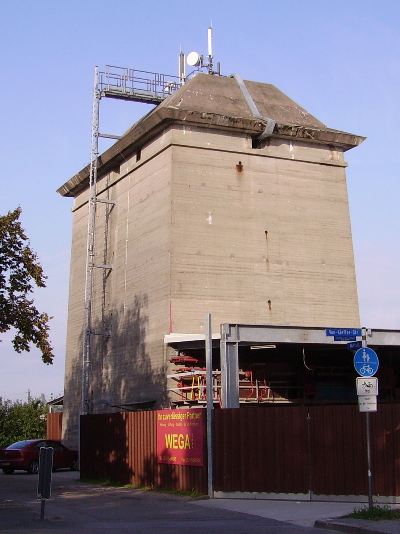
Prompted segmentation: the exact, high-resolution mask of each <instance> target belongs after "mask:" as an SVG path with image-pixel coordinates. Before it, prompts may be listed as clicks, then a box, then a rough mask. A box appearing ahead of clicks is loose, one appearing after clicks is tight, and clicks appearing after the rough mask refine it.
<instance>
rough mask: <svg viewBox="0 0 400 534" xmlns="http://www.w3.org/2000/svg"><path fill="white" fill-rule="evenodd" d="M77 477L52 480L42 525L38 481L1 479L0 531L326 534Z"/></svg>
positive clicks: (31, 478) (34, 478)
mask: <svg viewBox="0 0 400 534" xmlns="http://www.w3.org/2000/svg"><path fill="white" fill-rule="evenodd" d="M78 477H79V473H76V472H73V473H71V472H57V473H54V474H53V483H52V497H51V499H50V500H49V501H48V502H47V503H46V508H45V520H44V521H41V520H40V503H39V501H38V500H37V498H36V488H37V475H27V474H25V473H14V474H13V475H4V474H3V473H0V531H3V532H20V533H24V532H47V531H48V530H55V531H57V532H58V533H59V534H61V533H68V534H71V532H72V533H79V532H84V533H86V532H88V533H91V532H94V533H101V532H105V533H110V532H111V531H116V532H118V533H128V532H129V533H134V534H158V533H160V534H177V533H185V534H186V533H187V534H200V533H201V534H251V533H254V534H307V533H309V534H311V533H314V534H318V533H320V534H327V533H329V532H333V531H328V530H320V529H317V528H308V527H301V526H294V525H292V524H289V523H285V522H281V521H276V520H274V519H266V518H262V517H257V516H251V515H248V514H245V513H239V512H232V511H230V510H218V509H214V508H205V507H202V506H196V505H195V504H194V503H193V500H192V499H191V498H189V497H179V496H176V495H170V494H163V493H155V492H146V491H141V490H134V489H131V488H112V487H101V486H97V485H92V484H85V483H82V482H80V481H79V478H78Z"/></svg>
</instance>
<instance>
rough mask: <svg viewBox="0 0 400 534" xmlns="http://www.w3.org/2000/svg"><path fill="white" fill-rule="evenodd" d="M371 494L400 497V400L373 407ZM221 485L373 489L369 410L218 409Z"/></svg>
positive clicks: (337, 491)
mask: <svg viewBox="0 0 400 534" xmlns="http://www.w3.org/2000/svg"><path fill="white" fill-rule="evenodd" d="M370 418H371V434H372V438H371V447H372V471H373V477H374V478H373V492H374V494H375V495H386V496H395V495H400V447H399V445H400V443H399V438H400V436H399V434H400V405H398V404H380V405H379V408H378V412H376V413H371V414H370ZM214 472H215V489H216V490H217V491H223V492H232V491H247V492H267V493H310V494H313V495H367V494H368V486H367V455H366V433H365V414H362V413H360V412H359V411H358V407H357V406H355V405H350V406H343V405H342V406H309V407H307V406H272V407H262V408H258V407H254V408H252V407H248V408H240V409H238V410H220V411H216V412H215V467H214Z"/></svg>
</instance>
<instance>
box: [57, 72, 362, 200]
mask: <svg viewBox="0 0 400 534" xmlns="http://www.w3.org/2000/svg"><path fill="white" fill-rule="evenodd" d="M245 83H246V86H247V87H248V89H249V91H250V93H251V94H252V97H253V98H254V101H255V102H256V103H257V106H258V108H259V109H260V111H261V113H262V115H263V116H268V117H270V118H272V119H273V120H274V121H275V127H274V130H273V133H272V136H273V137H277V138H284V139H292V140H294V139H297V140H301V141H303V142H309V143H317V144H323V145H330V146H334V147H338V148H340V149H342V150H349V149H350V148H353V147H356V146H358V145H359V144H360V143H362V142H363V141H364V139H365V137H362V136H359V135H354V134H351V133H346V132H341V131H339V130H333V129H331V128H327V127H326V126H325V125H324V124H323V123H321V122H320V121H318V120H317V119H316V118H315V117H313V116H312V115H311V114H309V113H308V112H307V111H306V110H305V109H303V108H302V107H301V106H299V105H298V104H296V102H294V101H293V100H291V99H290V98H289V97H287V96H286V95H285V94H283V93H282V92H281V91H279V89H277V88H276V87H274V86H273V85H271V84H263V83H258V82H249V81H246V82H245ZM172 124H183V125H186V126H188V125H192V126H197V127H204V128H208V129H210V128H211V129H217V130H222V131H236V132H240V133H241V134H243V133H244V134H247V135H249V136H251V137H254V138H257V137H259V136H260V135H261V134H262V133H263V132H264V130H265V121H263V120H262V119H260V118H257V117H254V116H252V114H251V113H250V112H249V109H248V106H247V105H246V103H245V101H244V98H243V95H242V94H241V93H240V89H239V87H238V85H237V83H236V81H235V80H234V79H233V78H230V77H224V76H210V75H206V74H199V75H198V76H196V77H195V78H192V79H191V80H189V81H188V82H187V83H186V84H185V85H184V86H183V87H181V88H180V89H179V90H178V91H177V92H176V93H174V94H172V95H170V96H169V97H168V98H166V99H165V100H164V101H163V102H162V103H161V104H160V105H159V106H157V107H156V108H154V109H153V110H152V111H151V112H150V113H148V114H147V115H145V116H144V117H143V118H142V119H141V120H139V121H138V122H137V123H136V124H134V125H133V126H132V128H130V129H129V130H128V131H127V132H126V133H125V134H124V135H123V136H122V138H121V139H119V140H118V141H117V142H116V143H115V144H114V145H112V146H111V147H110V148H109V149H108V150H106V151H105V152H104V153H103V154H101V155H100V156H99V158H98V173H99V176H102V175H104V174H106V173H107V172H109V171H111V170H112V169H113V168H115V167H116V166H117V165H120V164H121V163H122V162H123V161H125V160H126V159H127V158H128V157H130V156H131V155H132V154H133V153H134V152H135V151H136V150H137V149H138V148H139V147H141V146H142V145H143V144H144V143H146V142H148V141H150V140H151V139H152V138H154V137H156V136H157V135H158V134H159V133H160V132H162V131H163V130H165V128H167V127H168V126H170V125H172ZM89 171H90V165H87V166H86V167H84V168H83V169H82V170H81V171H79V172H78V173H77V174H75V175H74V176H72V178H70V179H69V180H68V181H67V182H65V183H64V184H63V185H62V186H61V187H60V188H59V189H58V190H57V192H58V193H59V194H60V195H62V196H70V197H73V196H76V195H77V194H78V193H80V192H81V191H82V190H83V189H85V188H87V187H88V183H89Z"/></svg>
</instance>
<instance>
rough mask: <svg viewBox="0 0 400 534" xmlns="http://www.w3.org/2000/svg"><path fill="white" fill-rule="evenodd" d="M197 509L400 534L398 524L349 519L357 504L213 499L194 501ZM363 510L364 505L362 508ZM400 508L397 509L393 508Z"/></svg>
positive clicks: (374, 533)
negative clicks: (219, 510)
mask: <svg viewBox="0 0 400 534" xmlns="http://www.w3.org/2000/svg"><path fill="white" fill-rule="evenodd" d="M196 504H197V505H198V506H202V507H206V508H214V509H215V508H219V509H224V510H231V511H235V512H242V513H246V514H251V515H256V516H259V517H265V518H270V519H276V520H278V521H284V522H286V523H288V524H292V525H298V526H304V527H312V526H315V527H317V528H319V529H329V530H331V531H336V532H347V533H349V534H350V533H352V532H354V533H358V534H400V521H386V520H382V521H367V520H362V519H350V518H344V517H343V516H345V515H348V514H350V513H351V512H353V511H354V509H355V508H360V506H363V505H362V504H360V503H349V502H332V501H331V502H325V501H324V502H323V501H321V502H318V501H294V500H287V501H284V500H282V501H278V500H258V499H257V500H251V499H213V500H206V501H197V502H196ZM364 506H366V505H364ZM395 507H396V508H399V505H397V506H395Z"/></svg>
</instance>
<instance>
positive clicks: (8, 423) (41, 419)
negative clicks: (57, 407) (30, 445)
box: [0, 397, 48, 448]
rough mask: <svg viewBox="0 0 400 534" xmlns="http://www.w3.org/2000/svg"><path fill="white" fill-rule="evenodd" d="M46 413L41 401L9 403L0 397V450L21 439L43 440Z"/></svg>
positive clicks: (30, 400) (46, 410) (44, 405)
mask: <svg viewBox="0 0 400 534" xmlns="http://www.w3.org/2000/svg"><path fill="white" fill-rule="evenodd" d="M47 412H48V407H47V405H46V403H45V402H44V401H43V400H42V399H31V398H29V399H28V401H27V402H21V401H16V402H11V401H9V400H6V401H3V400H2V398H1V397H0V448H2V447H7V446H8V445H11V443H14V442H15V441H20V440H23V439H34V438H45V437H46V414H47Z"/></svg>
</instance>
